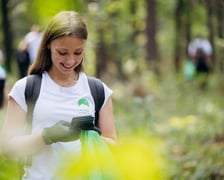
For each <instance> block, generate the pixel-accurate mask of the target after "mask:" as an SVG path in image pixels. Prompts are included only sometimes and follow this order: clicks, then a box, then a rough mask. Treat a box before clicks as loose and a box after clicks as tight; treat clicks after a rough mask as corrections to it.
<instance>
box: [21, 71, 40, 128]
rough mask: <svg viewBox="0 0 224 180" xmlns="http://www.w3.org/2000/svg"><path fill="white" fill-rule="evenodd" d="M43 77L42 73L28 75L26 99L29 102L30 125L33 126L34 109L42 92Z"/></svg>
mask: <svg viewBox="0 0 224 180" xmlns="http://www.w3.org/2000/svg"><path fill="white" fill-rule="evenodd" d="M41 79H42V76H41V75H35V74H32V75H29V76H27V81H26V87H25V100H26V103H27V121H28V126H29V127H31V126H32V116H33V109H34V106H35V102H36V100H37V98H38V96H39V93H40V87H41Z"/></svg>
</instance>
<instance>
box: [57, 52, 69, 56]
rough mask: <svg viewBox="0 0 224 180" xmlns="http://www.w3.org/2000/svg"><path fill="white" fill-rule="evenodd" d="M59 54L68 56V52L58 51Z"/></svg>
mask: <svg viewBox="0 0 224 180" xmlns="http://www.w3.org/2000/svg"><path fill="white" fill-rule="evenodd" d="M58 54H60V55H62V56H64V55H66V54H67V52H61V51H58Z"/></svg>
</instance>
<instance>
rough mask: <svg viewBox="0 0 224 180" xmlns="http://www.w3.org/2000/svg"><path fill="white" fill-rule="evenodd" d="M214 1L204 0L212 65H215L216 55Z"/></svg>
mask: <svg viewBox="0 0 224 180" xmlns="http://www.w3.org/2000/svg"><path fill="white" fill-rule="evenodd" d="M213 3H214V1H213V0H206V1H205V4H206V10H207V27H208V31H209V41H210V43H211V45H212V48H213V53H212V62H213V67H215V66H216V56H215V48H214V47H215V43H214V11H213V9H214V4H213Z"/></svg>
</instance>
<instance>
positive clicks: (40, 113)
mask: <svg viewBox="0 0 224 180" xmlns="http://www.w3.org/2000/svg"><path fill="white" fill-rule="evenodd" d="M25 84H26V77H24V78H22V79H20V80H18V81H17V82H16V83H15V85H14V86H13V88H12V90H11V91H10V93H9V96H11V97H13V98H14V99H15V101H16V102H17V103H18V104H19V105H20V106H21V108H23V109H24V110H25V111H27V104H26V102H25V96H24V90H25ZM103 85H104V91H105V101H104V104H105V102H106V101H107V100H108V98H109V97H110V96H111V94H112V90H111V89H109V88H108V87H107V86H106V85H105V84H104V83H103ZM81 99H82V100H81ZM80 100H81V101H80ZM83 100H84V101H83ZM80 102H85V103H80ZM104 104H103V106H104ZM94 114H95V106H94V100H93V97H92V96H91V92H90V88H89V85H88V80H87V76H86V74H85V73H83V72H81V73H80V75H79V79H78V81H77V83H76V84H75V85H74V86H72V87H62V86H60V85H58V84H56V83H55V82H54V81H53V80H52V79H51V78H50V76H49V75H48V73H47V72H45V73H43V74H42V84H41V89H40V94H39V97H38V99H37V101H36V105H35V108H34V112H33V122H32V126H33V127H32V132H38V131H41V130H42V129H43V128H45V127H50V126H52V125H54V124H55V123H56V122H58V121H60V120H65V121H68V122H70V121H71V120H72V118H73V117H79V116H86V115H92V116H94ZM80 150H81V143H80V140H76V141H72V142H57V143H53V144H51V145H46V146H45V147H44V148H43V149H42V150H41V151H40V152H38V153H36V154H35V155H33V156H32V166H31V167H28V168H26V170H25V171H26V172H25V175H24V177H23V180H52V179H55V178H54V177H53V176H54V174H55V172H56V171H57V166H58V165H63V163H65V162H64V161H63V160H62V159H61V158H62V157H63V155H64V154H69V153H71V154H73V155H74V156H73V157H75V156H76V155H77V154H78V155H80ZM78 157H79V156H78ZM73 160H74V161H76V160H77V159H76V160H75V159H74V158H73ZM69 163H71V162H69Z"/></svg>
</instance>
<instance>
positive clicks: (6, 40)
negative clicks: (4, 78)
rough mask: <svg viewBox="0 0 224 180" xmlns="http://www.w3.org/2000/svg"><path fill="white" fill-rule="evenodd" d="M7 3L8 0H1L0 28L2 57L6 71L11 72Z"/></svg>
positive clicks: (9, 27) (8, 2)
mask: <svg viewBox="0 0 224 180" xmlns="http://www.w3.org/2000/svg"><path fill="white" fill-rule="evenodd" d="M9 4H10V0H2V3H1V9H2V29H3V43H4V49H3V52H4V57H5V64H6V69H7V72H11V58H12V49H13V48H12V39H13V38H12V33H11V24H10V20H9Z"/></svg>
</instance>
